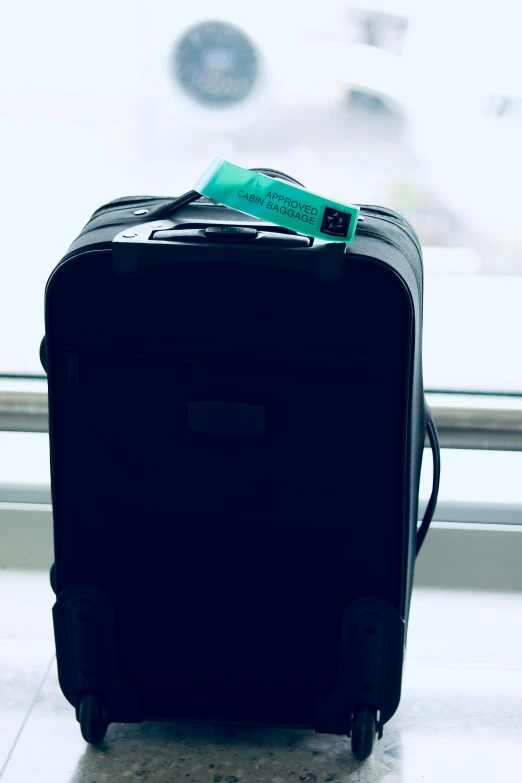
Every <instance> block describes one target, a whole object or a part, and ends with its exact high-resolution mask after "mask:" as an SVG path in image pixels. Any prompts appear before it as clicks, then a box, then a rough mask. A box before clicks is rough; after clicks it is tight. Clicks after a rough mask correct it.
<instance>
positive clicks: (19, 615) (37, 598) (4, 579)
mask: <svg viewBox="0 0 522 783" xmlns="http://www.w3.org/2000/svg"><path fill="white" fill-rule="evenodd" d="M53 604H54V593H53V591H52V590H51V587H50V584H49V574H47V573H46V572H43V571H10V570H1V569H0V639H46V640H49V641H52V640H53V639H54V635H53V621H52V607H53Z"/></svg>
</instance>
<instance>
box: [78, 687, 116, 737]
mask: <svg viewBox="0 0 522 783" xmlns="http://www.w3.org/2000/svg"><path fill="white" fill-rule="evenodd" d="M78 720H79V721H80V729H81V732H82V737H83V738H84V740H85V742H89V743H90V744H91V745H98V743H100V742H101V741H102V740H103V738H104V737H105V734H106V733H107V727H108V725H109V722H108V720H107V714H106V712H105V710H104V709H103V707H102V705H101V701H100V699H99V697H98V696H97V694H96V693H86V694H85V695H84V696H83V697H82V700H81V702H80V708H79V710H78Z"/></svg>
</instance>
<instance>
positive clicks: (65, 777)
mask: <svg viewBox="0 0 522 783" xmlns="http://www.w3.org/2000/svg"><path fill="white" fill-rule="evenodd" d="M521 723H522V672H521V671H504V670H502V669H495V668H485V667H480V666H479V667H476V668H462V667H460V666H447V665H431V664H408V665H407V666H406V669H405V676H404V690H403V698H402V703H401V706H400V708H399V711H398V713H397V715H396V716H395V717H394V718H393V719H392V720H391V721H390V722H389V724H388V725H387V726H386V729H385V734H384V738H383V739H382V741H381V742H378V743H376V748H375V751H374V755H373V757H372V758H370V759H369V760H368V761H367V762H365V763H363V764H359V763H357V762H356V761H355V760H354V759H353V757H352V755H351V752H350V745H349V741H348V740H347V739H346V738H343V737H331V736H326V735H319V734H314V733H313V732H304V731H280V730H254V729H224V728H220V727H215V726H190V725H186V724H160V723H145V724H143V725H141V726H136V725H122V724H115V725H112V726H111V727H110V728H109V731H108V733H107V737H106V740H105V741H104V743H103V744H102V745H101V746H100V747H99V748H91V747H88V746H86V745H85V743H84V742H83V740H82V739H81V736H80V731H79V727H78V724H77V722H76V719H75V717H74V710H73V709H72V708H71V707H70V705H68V704H67V703H66V701H65V699H64V698H63V696H62V695H61V693H60V691H59V686H58V683H57V678H56V672H55V669H54V667H53V669H52V671H51V672H50V674H49V676H48V678H47V680H46V683H45V685H44V687H43V688H42V690H41V692H40V694H39V696H38V699H37V702H36V703H35V705H34V707H33V710H32V713H31V715H30V717H29V720H28V722H27V725H26V726H25V728H24V731H23V732H22V736H21V737H20V740H19V742H18V744H17V746H16V749H15V752H14V754H13V756H12V758H11V760H10V762H9V765H8V767H7V770H6V773H5V775H4V778H3V779H2V783H126V781H147V783H178V782H179V783H181V781H183V782H184V783H187V782H188V783H239V782H241V783H244V782H245V783H284V782H285V781H290V782H292V781H296V783H297V781H301V782H302V783H468V781H469V783H493V781H497V780H498V781H506V782H508V781H509V783H511V781H513V783H515V781H516V780H517V777H516V775H517V774H518V770H520V769H521V768H522V743H521V742H520V725H521Z"/></svg>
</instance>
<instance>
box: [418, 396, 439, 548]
mask: <svg viewBox="0 0 522 783" xmlns="http://www.w3.org/2000/svg"><path fill="white" fill-rule="evenodd" d="M426 417H427V420H426V430H427V433H428V439H429V442H430V446H431V454H432V457H433V482H432V487H431V495H430V499H429V501H428V505H427V506H426V511H425V512H424V517H423V518H422V522H421V524H420V527H419V529H418V531H417V551H416V554H417V555H418V554H419V552H420V550H421V547H422V545H423V543H424V539H425V538H426V533H427V532H428V530H429V527H430V524H431V521H432V519H433V514H434V513H435V506H436V505H437V497H438V495H439V484H440V444H439V436H438V433H437V426H436V424H435V420H434V418H433V414H432V412H431V408H430V406H429V405H428V403H426Z"/></svg>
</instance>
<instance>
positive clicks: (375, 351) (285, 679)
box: [41, 170, 440, 758]
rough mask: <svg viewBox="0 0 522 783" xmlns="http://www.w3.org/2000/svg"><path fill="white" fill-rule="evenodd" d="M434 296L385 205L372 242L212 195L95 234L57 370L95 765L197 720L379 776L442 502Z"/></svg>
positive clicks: (57, 475)
mask: <svg viewBox="0 0 522 783" xmlns="http://www.w3.org/2000/svg"><path fill="white" fill-rule="evenodd" d="M263 171H264V172H265V173H267V174H268V175H269V176H277V177H279V178H281V179H285V178H286V179H288V181H292V180H291V178H288V177H287V176H286V175H283V174H281V173H279V172H273V171H272V170H263ZM422 289H423V271H422V257H421V249H420V246H419V242H418V239H417V237H416V235H415V232H414V230H413V229H412V227H411V226H410V224H409V223H407V221H406V220H404V219H403V218H402V217H400V216H399V215H398V214H396V213H394V212H392V211H391V210H387V209H384V208H382V207H374V206H362V207H361V212H360V217H359V222H358V227H357V231H356V235H355V239H354V242H353V244H351V245H346V244H344V243H339V242H337V243H335V242H328V241H322V240H314V241H312V240H310V239H309V238H308V237H306V236H302V235H300V234H296V233H294V232H292V231H289V230H287V229H283V228H279V227H277V226H275V225H273V224H270V223H264V222H262V221H260V220H258V219H255V218H251V217H248V216H246V215H244V214H241V213H238V212H236V211H234V210H231V209H228V208H227V207H224V206H222V205H217V204H215V203H213V202H210V201H209V200H207V199H204V198H201V197H200V196H199V194H197V193H195V192H194V191H191V192H190V193H188V194H185V196H182V197H180V198H177V199H167V198H154V197H133V198H125V199H119V200H117V201H115V202H111V203H110V204H107V205H105V206H104V207H101V208H100V209H99V210H97V212H95V213H94V215H93V217H92V218H91V220H90V221H89V222H88V223H87V225H86V226H85V228H84V229H83V231H82V233H81V234H80V236H79V237H78V239H76V241H75V242H74V243H73V244H72V246H71V247H70V249H69V251H68V253H67V254H66V255H65V257H64V258H63V259H62V260H61V261H60V263H59V264H58V266H57V267H56V268H55V270H54V271H53V273H52V274H51V276H50V278H49V281H48V284H47V289H46V299H45V318H46V334H45V338H44V340H43V342H42V348H41V356H42V363H43V364H44V367H45V368H46V371H47V374H48V384H49V435H50V451H51V482H52V499H53V513H54V535H55V565H54V566H53V569H52V584H53V589H54V590H55V592H56V603H55V606H54V609H53V617H54V627H55V638H56V649H57V661H58V671H59V678H60V684H61V687H62V690H63V692H64V694H65V696H66V698H67V699H68V700H69V702H70V703H71V704H72V705H73V706H74V707H75V708H76V714H77V717H78V720H79V721H80V725H81V730H82V734H83V736H84V738H85V739H86V740H87V741H88V742H92V743H97V742H99V741H101V740H102V739H103V736H104V734H105V731H106V728H107V725H108V723H109V722H113V721H114V722H140V721H143V720H178V719H180V720H185V721H206V722H230V723H243V724H260V725H276V726H289V727H309V728H313V729H315V730H316V731H318V732H327V733H336V734H347V735H351V737H352V748H353V751H354V753H355V755H356V756H358V757H359V758H365V757H367V756H368V755H369V754H370V753H371V751H372V747H373V742H374V737H375V735H376V734H377V736H379V737H380V736H381V735H382V730H383V726H384V724H385V723H386V722H387V721H388V720H389V719H390V718H391V717H392V715H393V714H394V712H395V711H396V709H397V707H398V704H399V699H400V691H401V677H402V665H403V658H404V649H405V640H406V628H407V620H408V611H409V603H410V595H411V589H412V581H413V571H414V561H415V555H416V552H417V551H418V550H419V548H420V546H421V544H422V541H423V539H424V536H425V535H426V531H427V528H428V526H429V522H430V520H431V517H432V516H433V511H434V507H435V503H436V496H437V491H438V480H439V464H440V462H439V450H438V442H437V435H436V429H435V426H434V423H433V421H432V418H431V415H430V412H429V408H428V406H427V405H426V403H425V399H424V391H423V382H422V368H421V347H422V345H421V339H422ZM426 431H427V433H428V436H429V442H430V444H431V447H432V452H433V457H434V480H433V491H432V496H431V499H430V502H429V504H428V507H427V509H426V513H425V517H424V520H423V522H422V524H421V526H420V527H419V529H417V511H418V488H419V476H420V469H421V460H422V454H423V449H424V444H425V436H426Z"/></svg>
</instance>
